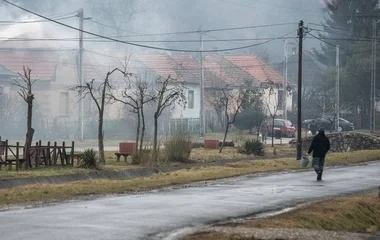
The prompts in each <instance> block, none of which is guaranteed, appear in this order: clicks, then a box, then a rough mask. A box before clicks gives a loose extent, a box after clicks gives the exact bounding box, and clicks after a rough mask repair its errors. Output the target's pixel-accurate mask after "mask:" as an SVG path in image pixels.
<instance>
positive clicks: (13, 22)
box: [0, 16, 75, 24]
mask: <svg viewBox="0 0 380 240" xmlns="http://www.w3.org/2000/svg"><path fill="white" fill-rule="evenodd" d="M74 17H75V16H67V17H60V18H55V19H54V20H65V19H70V18H74ZM49 21H50V20H32V21H0V24H21V23H40V22H49Z"/></svg>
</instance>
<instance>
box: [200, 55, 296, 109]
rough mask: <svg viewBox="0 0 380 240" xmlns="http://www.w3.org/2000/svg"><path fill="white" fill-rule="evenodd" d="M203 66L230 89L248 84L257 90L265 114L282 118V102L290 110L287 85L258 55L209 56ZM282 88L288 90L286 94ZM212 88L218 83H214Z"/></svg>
mask: <svg viewBox="0 0 380 240" xmlns="http://www.w3.org/2000/svg"><path fill="white" fill-rule="evenodd" d="M204 66H205V68H207V69H209V70H210V71H211V72H213V73H214V74H215V75H217V76H218V77H220V78H221V79H222V80H223V81H224V82H225V84H226V85H228V86H230V87H234V88H239V87H241V86H244V85H245V84H247V82H248V83H250V84H251V86H253V87H256V88H260V89H261V90H262V92H263V102H264V103H265V105H267V108H268V111H267V113H268V115H269V114H271V113H272V114H273V113H274V112H276V115H282V114H283V101H286V106H287V110H288V111H291V110H292V93H291V91H290V90H289V89H290V88H289V83H287V82H286V81H285V79H284V77H283V76H282V75H281V74H280V73H279V72H278V71H276V70H275V69H274V68H273V67H272V66H270V65H269V64H268V63H266V62H265V61H263V60H262V59H260V58H259V57H258V56H256V55H219V54H208V55H206V56H205V60H204ZM284 83H285V84H286V85H285V84H284ZM284 85H285V86H286V87H285V89H287V90H285V92H284V90H283V86H284ZM215 86H220V84H219V83H217V84H215ZM270 90H271V91H270Z"/></svg>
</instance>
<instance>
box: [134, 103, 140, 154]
mask: <svg viewBox="0 0 380 240" xmlns="http://www.w3.org/2000/svg"><path fill="white" fill-rule="evenodd" d="M140 125H141V119H140V110H139V109H137V127H136V145H135V154H138V153H139V152H138V150H139V140H140V127H141V126H140ZM140 152H141V147H140Z"/></svg>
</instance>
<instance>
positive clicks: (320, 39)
mask: <svg viewBox="0 0 380 240" xmlns="http://www.w3.org/2000/svg"><path fill="white" fill-rule="evenodd" d="M308 34H309V35H311V36H312V37H314V38H315V39H317V40H319V41H321V42H324V43H326V44H328V45H330V46H333V47H336V46H337V45H335V44H332V43H329V42H327V41H325V40H323V39H322V38H320V37H317V36H315V35H313V34H312V33H310V32H308Z"/></svg>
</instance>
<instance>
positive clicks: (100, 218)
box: [0, 163, 380, 240]
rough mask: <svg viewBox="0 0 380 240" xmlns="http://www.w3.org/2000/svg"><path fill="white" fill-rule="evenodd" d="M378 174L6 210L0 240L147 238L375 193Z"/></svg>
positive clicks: (230, 183) (232, 184)
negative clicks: (283, 208)
mask: <svg viewBox="0 0 380 240" xmlns="http://www.w3.org/2000/svg"><path fill="white" fill-rule="evenodd" d="M379 172H380V163H373V164H369V165H366V166H356V167H349V168H334V169H326V172H325V176H324V181H323V182H317V181H316V180H315V173H313V172H299V173H286V174H277V175H267V176H261V177H258V176H256V177H244V178H238V179H233V180H223V181H218V182H215V183H214V184H210V185H208V186H203V187H191V188H182V189H174V190H167V191H157V192H152V193H147V194H140V195H127V196H120V197H109V198H101V199H97V200H92V201H85V202H74V203H65V204H60V205H54V206H49V207H43V208H35V209H26V210H14V211H6V212H1V213H0V234H1V235H0V239H3V240H16V239H17V240H21V239H29V240H32V239H35V240H53V239H65V240H69V239H81V240H97V239H102V240H105V239H113V240H114V239H115V240H116V239H123V240H125V239H148V236H150V237H152V236H155V234H157V233H162V232H166V231H172V230H175V229H180V228H183V227H186V226H191V225H194V224H206V223H210V222H213V221H218V220H224V219H226V218H229V217H239V216H243V215H248V214H251V213H255V212H258V211H261V210H265V209H267V210H269V209H271V208H274V207H281V206H286V205H287V204H289V203H294V204H296V203H299V202H302V201H308V200H312V199H316V198H320V197H327V196H335V195H340V194H346V193H353V192H357V191H362V190H370V189H374V188H377V187H378V186H379V185H380V174H379ZM150 239H152V238H150ZM158 239H159V238H158Z"/></svg>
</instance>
